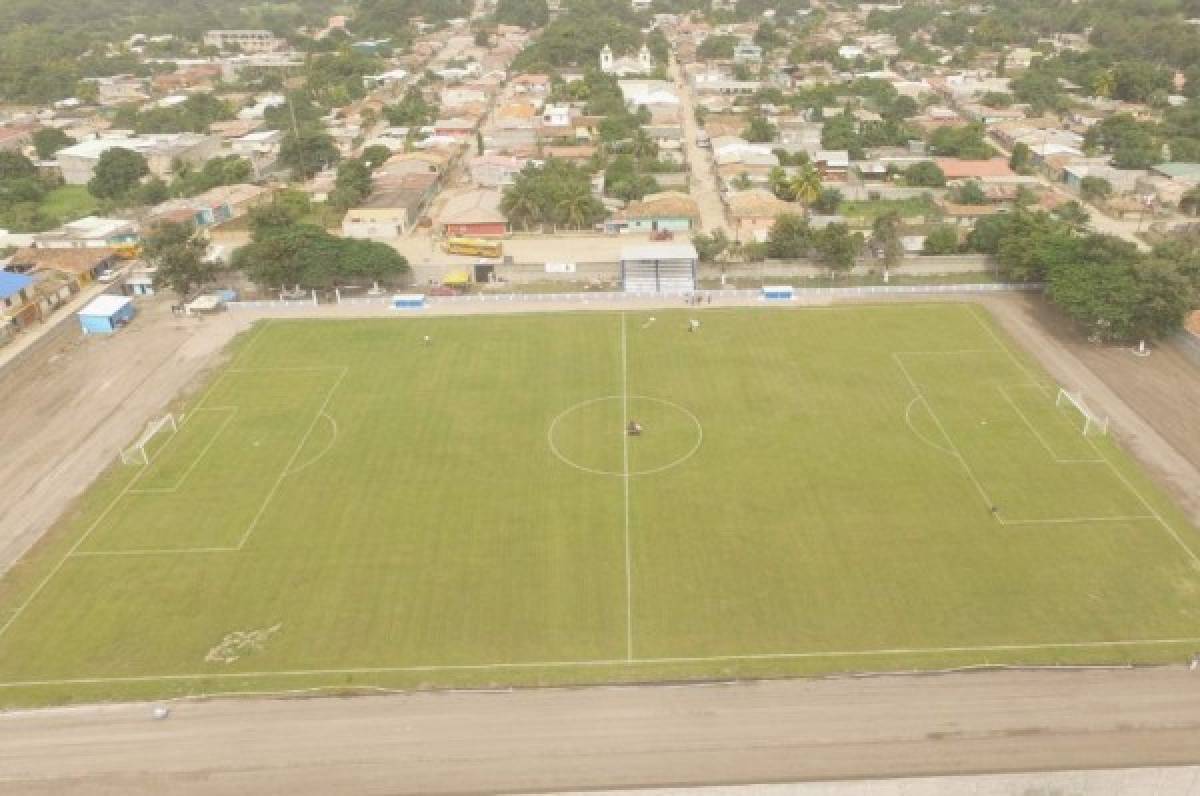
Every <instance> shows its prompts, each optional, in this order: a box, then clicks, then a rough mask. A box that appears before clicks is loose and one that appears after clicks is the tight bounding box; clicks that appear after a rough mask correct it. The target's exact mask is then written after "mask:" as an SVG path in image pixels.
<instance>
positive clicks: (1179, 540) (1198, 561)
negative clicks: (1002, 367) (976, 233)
mask: <svg viewBox="0 0 1200 796" xmlns="http://www.w3.org/2000/svg"><path fill="white" fill-rule="evenodd" d="M967 312H969V313H970V314H971V316H972V317H973V318H975V321H976V322H977V323H978V324H979V325H980V326H982V327H983V328H984V331H986V332H987V333H988V334H989V335H990V336H991V338H992V339H993V340H994V341H995V342H996V345H998V346H999V347H1000V350H1001V351H1003V352H1004V353H1005V354H1007V355H1008V357H1009V359H1011V360H1012V361H1013V363H1014V364H1016V366H1017V368H1018V369H1019V370H1021V371H1022V372H1023V373H1024V374H1025V375H1026V376H1028V377H1029V380H1030V381H1033V382H1035V383H1036V382H1037V379H1036V378H1035V374H1033V373H1032V372H1031V371H1030V370H1029V368H1027V367H1026V366H1025V365H1024V363H1022V362H1021V360H1020V359H1018V358H1017V355H1016V354H1014V353H1013V352H1012V349H1010V348H1009V347H1008V345H1006V344H1005V342H1004V341H1003V340H1002V339H1001V338H1000V335H998V334H996V331H995V330H994V329H993V328H992V327H991V325H990V324H988V323H987V322H986V321H985V320H984V319H983V318H980V317H979V315H978V313H976V312H975V307H974V305H967ZM1084 439H1086V440H1087V443H1088V445H1090V446H1091V448H1092V450H1094V451H1095V452H1096V455H1097V456H1099V457H1100V458H1101V459H1103V460H1104V461H1105V462H1106V463H1107V464H1108V467H1109V469H1111V470H1112V471H1113V474H1114V475H1115V476H1116V477H1117V480H1119V481H1120V482H1121V483H1122V484H1124V485H1125V488H1126V489H1128V490H1129V491H1130V492H1131V493H1133V496H1134V497H1136V498H1137V499H1138V502H1140V503H1141V504H1142V506H1143V507H1145V509H1146V511H1148V512H1150V514H1151V515H1153V517H1154V519H1156V520H1158V523H1159V525H1161V526H1162V527H1163V528H1164V529H1165V530H1166V532H1167V533H1168V534H1170V535H1171V538H1172V539H1174V540H1175V543H1176V544H1178V545H1179V546H1180V547H1181V548H1182V549H1183V551H1184V552H1185V553H1187V556H1188V558H1190V559H1191V560H1192V564H1193V565H1195V566H1196V567H1200V557H1197V555H1196V553H1195V551H1193V550H1192V548H1191V547H1190V546H1188V544H1187V543H1186V542H1184V541H1183V537H1182V536H1180V535H1179V532H1178V531H1176V530H1175V528H1174V527H1173V526H1172V525H1171V524H1170V523H1169V522H1167V521H1166V520H1165V519H1163V516H1162V515H1161V514H1160V513H1159V512H1158V510H1157V509H1155V508H1154V506H1152V505H1150V501H1148V500H1146V498H1145V496H1144V495H1142V493H1141V492H1140V491H1138V489H1137V488H1136V487H1135V486H1134V485H1133V484H1132V483H1130V481H1129V479H1128V478H1126V477H1125V474H1124V473H1122V472H1121V470H1120V469H1119V468H1118V467H1117V466H1116V465H1115V464H1113V463H1112V460H1111V459H1109V458H1108V456H1106V455H1105V454H1104V451H1103V450H1101V449H1100V446H1098V445H1097V444H1096V442H1095V441H1094V440H1093V439H1091V438H1090V437H1085V438H1084Z"/></svg>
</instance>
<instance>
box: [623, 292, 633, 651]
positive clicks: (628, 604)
mask: <svg viewBox="0 0 1200 796" xmlns="http://www.w3.org/2000/svg"><path fill="white" fill-rule="evenodd" d="M628 426H629V344H628V342H627V340H626V334H625V313H623V312H622V313H621V447H622V450H621V454H622V460H623V464H622V470H623V472H622V476H621V486H622V488H623V490H624V493H625V657H626V658H628V659H631V660H632V659H633V562H632V558H631V556H630V553H629V433H628Z"/></svg>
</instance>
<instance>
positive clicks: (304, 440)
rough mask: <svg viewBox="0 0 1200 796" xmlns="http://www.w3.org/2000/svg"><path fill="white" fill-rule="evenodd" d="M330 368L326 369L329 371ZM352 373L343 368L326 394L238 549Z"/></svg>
mask: <svg viewBox="0 0 1200 796" xmlns="http://www.w3.org/2000/svg"><path fill="white" fill-rule="evenodd" d="M328 369H329V368H326V370H328ZM349 372H350V368H349V367H348V366H342V368H341V374H340V375H339V376H338V377H337V379H336V380H335V381H334V382H333V386H332V387H330V388H329V392H327V393H326V394H325V400H324V401H323V402H322V403H321V408H320V409H318V410H317V414H316V415H315V416H314V417H313V419H312V422H311V423H309V424H308V429H307V430H306V431H305V432H304V436H303V437H301V438H300V443H299V444H298V445H296V449H295V450H294V451H292V455H291V457H290V458H289V459H288V460H287V464H285V465H284V466H283V469H282V470H281V471H280V472H279V477H278V478H276V479H275V483H274V484H273V485H272V486H271V491H270V492H268V493H267V497H266V498H265V499H264V500H263V502H262V505H261V506H259V507H258V513H256V514H255V515H254V519H253V520H251V521H250V525H249V526H248V527H247V528H246V532H245V533H243V534H242V538H241V541H239V542H238V544H237V549H238V550H241V549H242V548H243V547H245V546H246V542H247V541H249V540H250V536H251V535H252V534H253V533H254V531H255V530H256V529H257V528H258V523H259V520H261V519H262V516H263V514H265V513H266V512H267V506H269V505H271V500H272V499H274V497H275V493H276V492H278V491H279V487H280V485H281V484H282V483H283V481H284V479H285V478H287V477H288V471H289V470H291V468H292V465H293V464H295V463H296V457H297V456H299V455H300V451H302V450H304V445H305V443H307V442H308V438H309V437H311V436H312V432H313V429H314V428H316V427H317V423H318V422H320V420H321V417H322V416H323V415H324V414H325V410H327V409H328V408H329V402H330V401H331V400H333V394H334V393H335V392H337V388H338V387H340V386H341V384H342V380H343V379H345V378H346V374H347V373H349Z"/></svg>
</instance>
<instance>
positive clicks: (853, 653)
mask: <svg viewBox="0 0 1200 796" xmlns="http://www.w3.org/2000/svg"><path fill="white" fill-rule="evenodd" d="M1175 644H1191V645H1194V644H1200V638H1152V639H1125V640H1119V641H1066V642H1061V643H1057V644H1045V643H1042V644H987V645H978V646H960V647H897V648H892V649H874V650H821V651H813V652H767V653H750V654H745V655H707V656H678V657H663V658H608V659H595V660H567V661H515V662H508V663H463V664H442V665H437V664H431V665H427V666H364V667H358V668H346V669H283V670H279V671H273V672H272V671H254V672H210V673H206V674H164V675H130V676H126V677H76V678H67V679H62V680H19V681H14V682H7V683H0V688H32V687H39V686H42V687H44V686H56V685H104V684H109V683H154V682H177V681H187V680H220V679H230V678H233V679H237V678H247V679H250V678H257V677H320V676H326V675H346V674H404V673H425V672H469V671H486V670H490V669H556V668H557V669H562V668H592V667H602V666H654V665H663V664H687V663H711V662H719V661H731V662H737V661H785V660H805V659H813V658H867V657H878V656H887V655H939V654H946V653H966V654H970V653H977V652H1032V651H1036V650H1056V649H1109V648H1120V647H1139V646H1170V645H1175ZM190 696H198V695H196V694H192V695H190Z"/></svg>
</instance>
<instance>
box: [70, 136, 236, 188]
mask: <svg viewBox="0 0 1200 796" xmlns="http://www.w3.org/2000/svg"><path fill="white" fill-rule="evenodd" d="M110 149H129V150H132V151H134V152H138V153H140V154H141V155H142V156H143V157H145V158H146V163H147V165H149V167H150V173H151V174H153V175H155V176H156V177H162V178H167V177H169V176H170V174H171V169H172V165H173V164H174V162H175V161H176V160H181V161H183V162H184V163H189V164H191V165H193V166H201V165H203V164H204V163H205V161H207V160H210V159H212V158H214V157H217V156H218V155H220V154H221V140H220V139H219V138H217V137H216V136H211V135H200V134H198V133H163V134H156V135H129V134H128V133H126V134H120V133H116V134H108V135H105V136H103V137H101V138H94V139H92V140H90V141H82V142H80V143H78V144H75V145H74V146H69V147H67V148H66V149H63V150H61V151H60V152H59V153H58V155H56V158H57V160H58V164H59V166H60V167H61V168H62V175H63V181H64V182H66V184H67V185H86V184H87V183H88V181H89V180H91V179H92V174H93V173H94V171H95V169H96V164H97V163H98V162H99V161H100V156H101V155H103V154H104V153H105V152H107V151H108V150H110Z"/></svg>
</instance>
